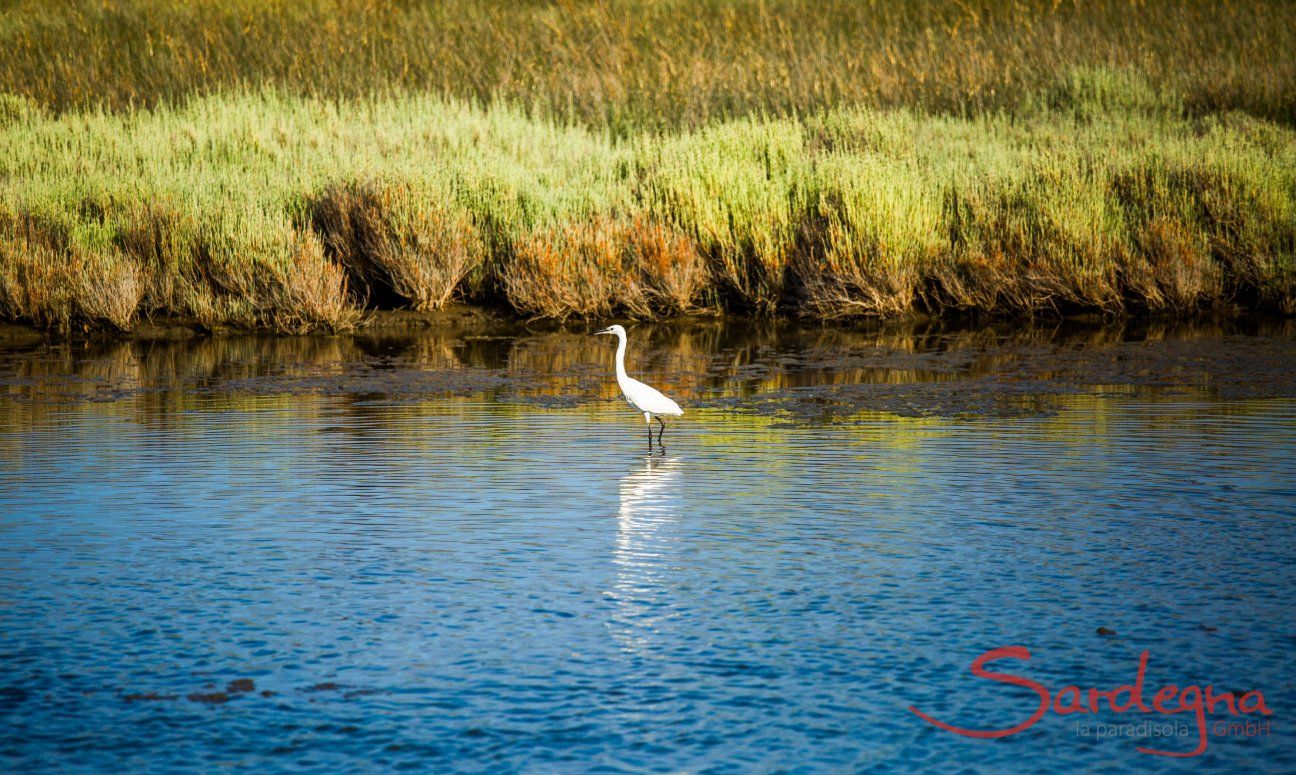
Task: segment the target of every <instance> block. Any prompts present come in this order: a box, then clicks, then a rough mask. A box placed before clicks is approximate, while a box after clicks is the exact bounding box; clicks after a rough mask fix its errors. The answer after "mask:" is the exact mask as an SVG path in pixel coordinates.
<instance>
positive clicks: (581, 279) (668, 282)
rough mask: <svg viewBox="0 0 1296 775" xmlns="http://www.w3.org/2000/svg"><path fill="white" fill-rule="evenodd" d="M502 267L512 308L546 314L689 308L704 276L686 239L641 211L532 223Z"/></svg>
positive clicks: (695, 304) (649, 314) (646, 313)
mask: <svg viewBox="0 0 1296 775" xmlns="http://www.w3.org/2000/svg"><path fill="white" fill-rule="evenodd" d="M501 271H502V273H503V286H504V291H505V294H506V295H507V299H508V302H509V303H510V304H511V305H512V306H513V307H514V308H516V309H518V310H520V311H522V312H525V313H528V314H532V315H538V316H542V317H553V318H567V317H570V316H573V315H575V316H579V317H605V316H607V315H610V314H613V313H621V314H624V315H628V316H630V317H634V318H657V317H664V316H669V315H673V314H683V313H688V312H694V311H696V310H698V309H699V308H700V302H701V297H702V295H703V293H704V291H705V290H706V289H707V280H708V276H707V272H706V267H705V264H704V262H703V259H702V257H701V256H700V255H699V254H698V251H697V247H696V246H695V245H694V244H693V242H692V241H691V240H689V239H687V238H686V237H684V236H683V235H681V234H679V233H678V232H676V231H674V230H672V229H670V228H668V227H666V226H664V225H662V224H659V223H654V222H652V221H650V220H648V219H647V218H645V217H643V216H635V217H631V218H629V219H626V220H618V219H613V218H608V217H604V216H596V217H593V218H591V219H589V220H588V221H584V222H578V223H569V224H562V225H558V226H550V227H543V228H538V229H534V230H532V231H531V232H530V233H529V234H527V235H526V236H524V237H523V238H521V239H520V240H518V241H517V243H516V244H515V245H514V248H513V256H512V260H510V261H507V262H506V263H504V265H503V266H502V268H501Z"/></svg>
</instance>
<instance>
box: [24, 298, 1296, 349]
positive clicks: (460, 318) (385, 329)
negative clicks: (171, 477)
mask: <svg viewBox="0 0 1296 775" xmlns="http://www.w3.org/2000/svg"><path fill="white" fill-rule="evenodd" d="M610 323H621V324H623V325H626V326H627V327H634V326H648V327H652V328H665V329H673V328H689V327H695V326H703V327H707V326H716V325H719V326H730V325H749V326H753V327H765V328H770V329H786V330H843V331H879V332H881V331H913V330H919V329H923V330H932V331H942V332H959V331H975V330H999V329H1002V330H1016V329H1020V328H1038V329H1044V328H1053V329H1056V330H1059V331H1063V330H1065V331H1090V330H1092V331H1098V330H1112V329H1121V330H1126V329H1130V328H1133V329H1135V330H1147V329H1179V328H1197V327H1203V326H1209V327H1217V328H1225V329H1235V328H1236V329H1249V328H1254V327H1261V328H1278V329H1284V328H1286V327H1288V326H1291V325H1296V314H1290V313H1276V312H1271V311H1264V310H1250V309H1242V308H1238V307H1233V308H1229V309H1223V310H1221V309H1211V310H1196V311H1194V312H1192V313H1188V314H1180V315H1165V314H1162V315H1140V314H1133V313H1122V314H1115V315H1103V314H1098V313H1093V312H1083V313H1075V314H1069V315H1052V316H1043V315H1037V316H995V315H985V314H955V315H929V314H925V313H921V312H912V313H909V314H906V315H903V316H896V317H890V318H878V317H860V318H840V319H830V320H819V319H813V318H804V317H796V316H753V315H744V314H738V313H731V312H714V313H708V314H691V315H679V316H675V317H670V318H660V319H653V320H637V319H634V318H628V317H623V316H618V315H610V316H608V317H606V318H599V319H597V320H595V319H592V318H591V319H586V318H568V319H565V320H560V319H555V318H525V317H522V316H520V315H516V314H512V313H511V312H510V311H509V310H507V309H502V308H500V307H498V306H492V305H479V304H469V303H463V302H451V303H449V304H446V305H445V306H444V307H442V308H440V309H436V310H429V311H417V310H412V309H367V310H363V311H362V312H361V316H360V317H359V318H358V319H357V321H356V324H355V325H354V326H353V327H351V328H348V329H344V330H339V331H320V330H315V331H306V332H284V331H279V330H276V329H274V328H243V327H237V326H216V327H208V326H205V325H203V324H202V323H200V322H199V321H197V320H194V319H193V318H184V317H180V316H174V315H155V316H153V317H151V318H148V319H141V320H140V321H138V323H137V324H136V325H135V326H134V327H133V328H132V329H130V330H119V329H113V328H106V327H83V328H81V329H71V330H61V329H57V328H48V327H41V326H37V325H33V324H30V323H26V322H22V321H0V351H2V350H9V349H14V347H16V346H21V345H23V344H34V343H44V342H77V341H93V342H127V341H139V342H148V341H159V342H165V341H175V342H178V341H184V340H191V339H192V340H197V339H213V338H214V339H220V338H235V337H289V338H291V337H337V336H399V335H402V334H410V335H418V334H420V333H426V332H437V333H441V332H454V331H475V332H481V333H483V334H490V335H499V336H503V337H508V336H526V335H535V334H543V333H561V332H573V331H575V330H580V329H585V328H588V329H591V330H593V329H594V328H596V327H599V326H601V325H604V324H610Z"/></svg>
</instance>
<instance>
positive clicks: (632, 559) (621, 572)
mask: <svg viewBox="0 0 1296 775" xmlns="http://www.w3.org/2000/svg"><path fill="white" fill-rule="evenodd" d="M682 474H683V466H682V463H681V461H680V459H679V458H677V457H664V456H654V455H649V456H648V457H646V458H644V459H643V460H642V461H641V462H639V463H638V464H636V465H635V466H634V467H633V468H631V470H630V471H628V472H627V473H626V474H625V476H623V477H622V478H621V488H620V495H621V508H620V510H619V512H618V514H617V536H616V545H615V548H614V549H613V552H612V563H613V565H614V566H615V571H616V573H615V580H614V582H613V590H612V597H613V599H614V600H615V601H616V606H617V610H616V613H615V614H614V615H613V617H612V627H613V637H614V638H616V639H617V641H618V642H620V644H621V646H622V648H623V649H624V650H625V651H626V652H629V653H633V654H637V655H645V654H646V652H648V651H649V650H650V649H651V644H650V639H651V638H652V635H653V633H654V632H655V631H656V630H657V629H658V628H659V626H660V625H661V624H662V623H663V621H664V620H666V619H667V618H668V617H669V616H671V614H672V611H673V610H674V609H675V606H673V605H672V604H671V600H670V596H671V594H672V586H673V585H672V583H671V580H670V578H669V575H670V574H671V571H672V565H673V564H674V563H673V562H672V557H674V556H675V555H676V553H677V551H676V550H677V548H678V547H677V546H676V544H677V543H678V540H679V539H678V536H677V535H676V534H675V532H674V530H673V528H674V526H675V525H676V523H677V522H678V521H679V517H680V508H681V493H682V487H681V484H682Z"/></svg>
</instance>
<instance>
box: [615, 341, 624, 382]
mask: <svg viewBox="0 0 1296 775" xmlns="http://www.w3.org/2000/svg"><path fill="white" fill-rule="evenodd" d="M625 351H626V335H625V334H617V361H616V374H617V381H618V382H620V381H621V380H623V379H625V378H626V370H625Z"/></svg>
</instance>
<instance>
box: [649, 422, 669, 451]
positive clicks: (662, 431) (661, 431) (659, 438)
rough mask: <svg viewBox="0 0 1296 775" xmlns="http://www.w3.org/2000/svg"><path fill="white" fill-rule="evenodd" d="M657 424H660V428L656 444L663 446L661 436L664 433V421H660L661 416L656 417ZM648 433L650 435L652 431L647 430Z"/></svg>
mask: <svg viewBox="0 0 1296 775" xmlns="http://www.w3.org/2000/svg"><path fill="white" fill-rule="evenodd" d="M657 424H658V425H660V426H661V430H660V431H658V432H657V446H659V447H664V446H666V444H665V442H663V441H662V436H665V435H666V423H664V422H662V418H660V417H658V418H657ZM648 433H649V435H651V434H652V431H651V430H649V431H648Z"/></svg>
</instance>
